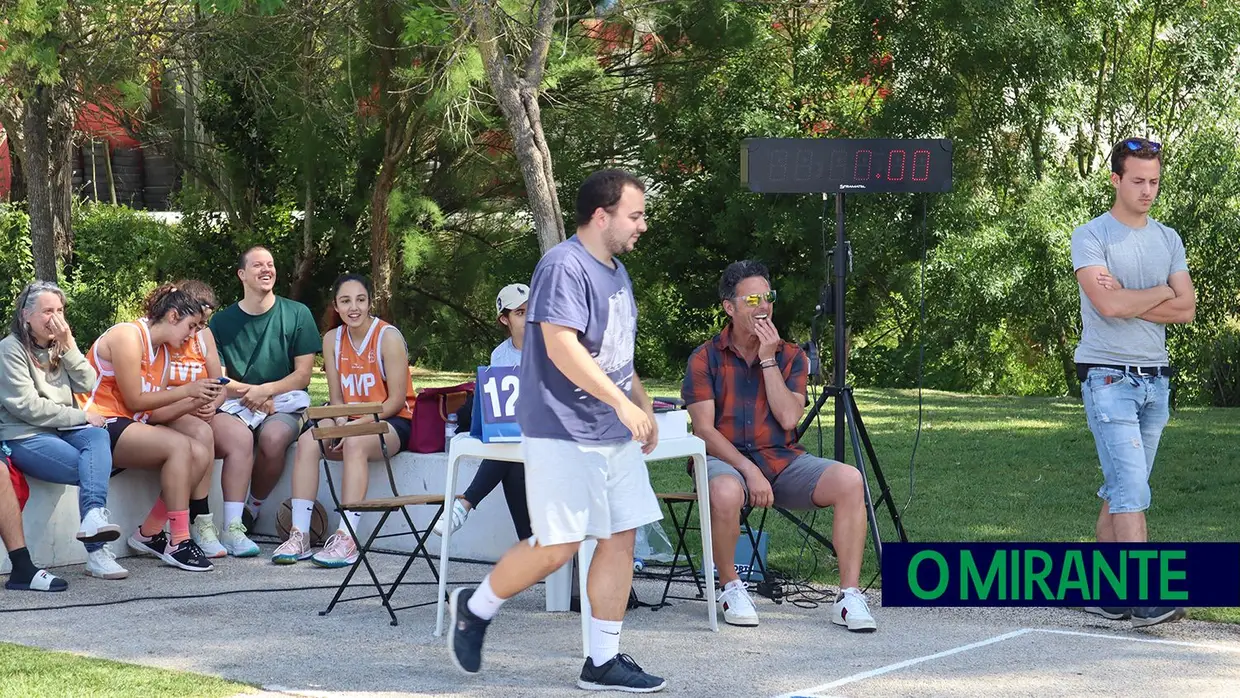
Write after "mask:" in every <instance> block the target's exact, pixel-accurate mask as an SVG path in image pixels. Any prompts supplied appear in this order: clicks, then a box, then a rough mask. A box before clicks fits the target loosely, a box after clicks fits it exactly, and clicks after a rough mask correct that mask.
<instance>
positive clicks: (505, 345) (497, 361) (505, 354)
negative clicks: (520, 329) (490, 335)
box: [491, 337, 521, 366]
mask: <svg viewBox="0 0 1240 698" xmlns="http://www.w3.org/2000/svg"><path fill="white" fill-rule="evenodd" d="M491 365H492V366H520V365H521V350H520V349H518V348H516V347H515V346H513V344H512V337H509V338H508V339H505V340H504V341H502V342H500V343H499V346H497V347H495V350H494V351H492V352H491Z"/></svg>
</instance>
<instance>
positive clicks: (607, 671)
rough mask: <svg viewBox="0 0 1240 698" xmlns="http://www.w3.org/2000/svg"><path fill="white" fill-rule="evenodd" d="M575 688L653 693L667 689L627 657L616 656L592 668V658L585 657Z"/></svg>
mask: <svg viewBox="0 0 1240 698" xmlns="http://www.w3.org/2000/svg"><path fill="white" fill-rule="evenodd" d="M577 687H578V688H584V689H585V690H587V691H625V692H627V693H654V692H656V691H662V690H663V689H664V688H667V682H666V681H664V680H663V679H661V678H659V677H658V676H652V675H650V674H647V673H646V672H644V671H642V668H641V667H639V666H637V662H635V661H633V658H632V657H630V656H629V655H627V654H617V655H616V656H614V657H612V658H611V660H610V661H608V662H607V663H606V664H604V665H603V666H594V658H593V657H586V664H585V666H583V667H581V678H579V679H577Z"/></svg>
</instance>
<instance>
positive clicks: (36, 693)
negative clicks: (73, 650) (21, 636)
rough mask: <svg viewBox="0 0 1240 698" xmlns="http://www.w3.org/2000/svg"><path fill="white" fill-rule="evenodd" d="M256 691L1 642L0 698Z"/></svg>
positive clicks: (206, 697) (211, 695)
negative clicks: (2, 697) (13, 697)
mask: <svg viewBox="0 0 1240 698" xmlns="http://www.w3.org/2000/svg"><path fill="white" fill-rule="evenodd" d="M256 692H257V691H256V690H255V689H254V688H253V687H252V686H247V685H245V684H240V683H233V682H231V681H225V680H223V679H218V678H215V677H213V676H204V675H201V674H190V673H187V672H181V671H168V670H164V669H152V668H149V667H143V666H137V665H134V664H124V663H121V662H113V661H108V660H104V659H92V658H89V657H80V656H77V655H74V654H69V653H67V652H50V651H48V650H41V649H34V648H32V647H23V646H21V645H11V644H8V643H0V696H22V698H39V697H40V696H48V698H71V697H75V696H83V697H86V696H89V698H110V697H112V696H116V697H118V698H119V697H122V696H123V697H126V698H128V697H134V698H137V697H144V696H159V697H160V698H174V697H175V696H194V697H195V698H215V697H216V696H219V697H223V696H235V695H240V694H252V693H256Z"/></svg>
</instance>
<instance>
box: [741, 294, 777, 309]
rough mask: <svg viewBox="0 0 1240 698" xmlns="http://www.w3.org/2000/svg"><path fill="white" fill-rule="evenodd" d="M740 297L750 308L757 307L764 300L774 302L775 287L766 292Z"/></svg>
mask: <svg viewBox="0 0 1240 698" xmlns="http://www.w3.org/2000/svg"><path fill="white" fill-rule="evenodd" d="M738 298H739V299H740V300H741V302H743V303H744V304H745V305H747V306H749V307H750V308H756V307H758V305H759V304H761V303H762V301H766V302H767V303H774V302H775V289H771V290H770V291H767V292H766V293H751V294H749V295H748V296H738Z"/></svg>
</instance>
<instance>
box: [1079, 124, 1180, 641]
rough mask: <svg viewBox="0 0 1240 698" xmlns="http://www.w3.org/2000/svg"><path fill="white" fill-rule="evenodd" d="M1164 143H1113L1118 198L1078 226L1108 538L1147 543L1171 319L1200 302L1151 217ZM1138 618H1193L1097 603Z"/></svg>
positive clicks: (1102, 521)
mask: <svg viewBox="0 0 1240 698" xmlns="http://www.w3.org/2000/svg"><path fill="white" fill-rule="evenodd" d="M1161 172H1162V146H1161V145H1160V144H1158V143H1155V142H1152V141H1148V140H1145V139H1144V138H1129V139H1127V140H1124V141H1121V142H1120V143H1118V144H1116V146H1115V148H1114V149H1112V151H1111V184H1112V185H1114V187H1115V204H1114V205H1113V206H1112V207H1111V210H1110V211H1109V212H1108V213H1104V214H1102V215H1101V216H1098V217H1097V218H1095V219H1093V220H1092V221H1089V222H1088V223H1086V224H1084V225H1082V226H1081V227H1079V228H1077V229H1076V230H1075V231H1073V233H1072V266H1073V268H1074V269H1075V270H1076V278H1077V281H1078V282H1079V283H1080V287H1081V342H1080V344H1079V345H1078V346H1077V349H1076V365H1077V376H1078V377H1079V378H1080V379H1081V397H1082V399H1083V401H1084V404H1085V416H1086V420H1087V421H1088V423H1089V429H1090V431H1092V432H1093V434H1094V443H1095V445H1096V446H1097V450H1098V460H1099V462H1100V464H1101V466H1102V487H1101V488H1100V489H1099V490H1098V497H1100V498H1101V499H1102V512H1101V513H1100V514H1099V515H1098V523H1097V528H1096V532H1097V537H1098V542H1100V543H1117V542H1118V543H1143V542H1145V541H1146V540H1147V538H1146V531H1145V511H1146V509H1148V508H1149V506H1150V484H1149V478H1150V471H1151V470H1152V469H1153V467H1154V455H1155V453H1156V452H1157V451H1158V441H1159V438H1160V437H1161V436H1162V431H1163V427H1165V426H1166V425H1167V420H1168V417H1169V415H1170V405H1169V403H1170V379H1169V376H1170V374H1171V368H1170V366H1169V360H1168V356H1167V325H1168V324H1169V323H1187V322H1192V320H1193V315H1194V313H1195V312H1196V307H1197V300H1196V294H1195V291H1194V290H1193V282H1192V280H1191V279H1190V278H1189V274H1188V264H1187V262H1186V261H1185V255H1184V243H1183V242H1182V241H1181V240H1180V236H1179V235H1177V234H1176V232H1175V231H1174V230H1172V229H1171V228H1168V227H1167V226H1165V225H1163V224H1161V223H1159V222H1158V221H1156V220H1154V219H1153V218H1150V217H1149V215H1148V213H1149V210H1150V206H1151V205H1153V203H1154V199H1155V197H1157V196H1158V185H1159V180H1160V175H1161ZM1085 610H1087V611H1089V612H1091V613H1095V614H1097V615H1101V616H1103V617H1105V618H1110V619H1112V620H1119V619H1123V618H1129V617H1131V618H1132V623H1133V625H1135V626H1144V625H1153V624H1155V623H1161V622H1164V621H1168V620H1178V619H1180V618H1182V617H1183V616H1184V611H1183V609H1180V608H1131V609H1129V608H1097V607H1093V608H1087V609H1085Z"/></svg>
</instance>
